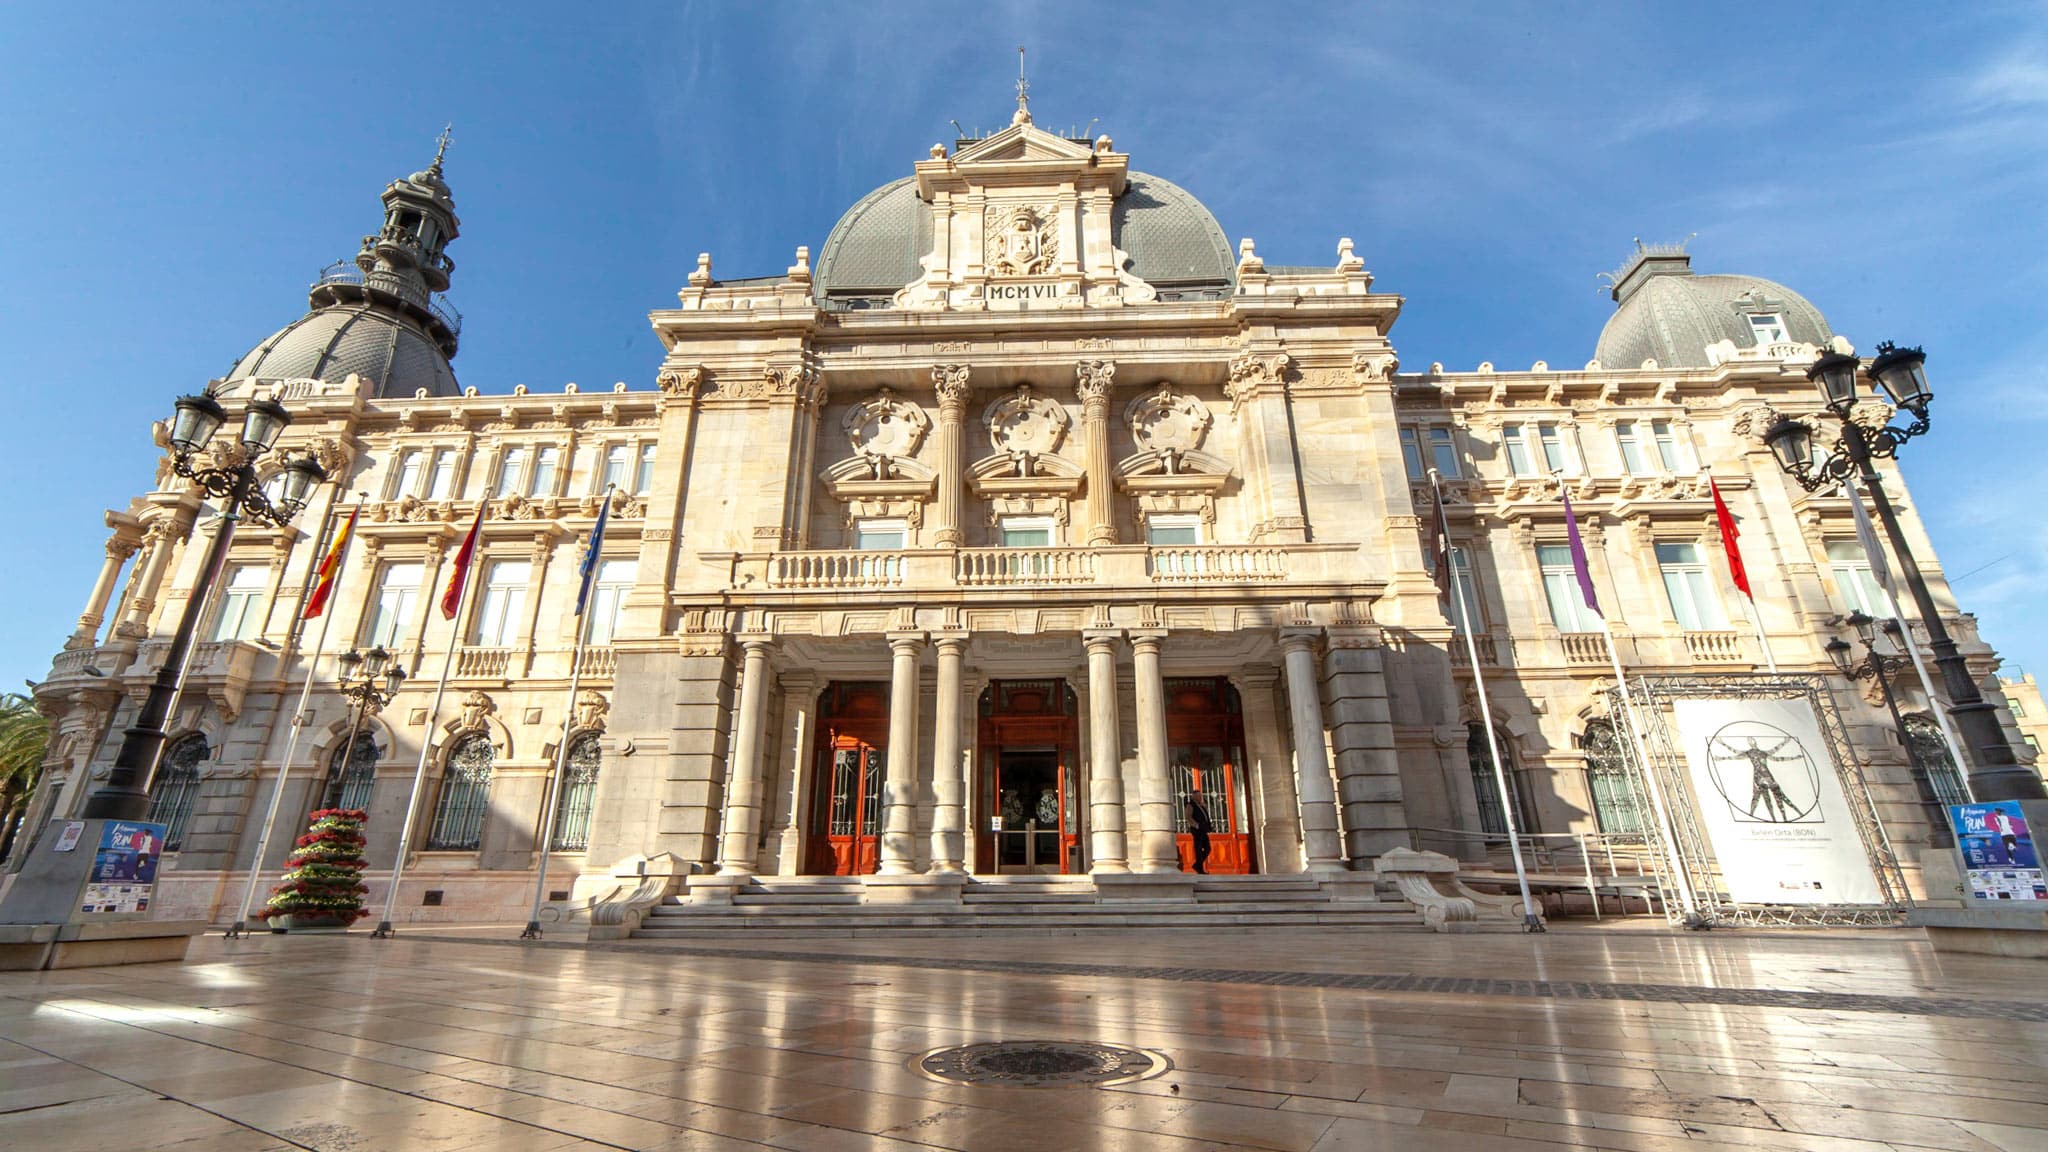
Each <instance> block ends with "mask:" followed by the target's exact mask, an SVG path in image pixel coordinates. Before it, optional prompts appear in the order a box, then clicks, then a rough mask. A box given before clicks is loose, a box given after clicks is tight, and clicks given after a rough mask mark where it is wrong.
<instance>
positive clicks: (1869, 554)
mask: <svg viewBox="0 0 2048 1152" xmlns="http://www.w3.org/2000/svg"><path fill="white" fill-rule="evenodd" d="M1842 487H1843V489H1844V490H1846V491H1847V492H1848V493H1849V511H1850V513H1851V514H1853V515H1854V516H1855V517H1856V542H1857V543H1858V544H1861V545H1863V555H1864V557H1865V559H1867V560H1869V561H1870V575H1871V577H1872V578H1873V579H1875V580H1876V581H1877V586H1878V587H1880V588H1882V589H1884V590H1885V591H1887V592H1891V591H1894V589H1893V587H1892V566H1891V562H1890V561H1888V560H1887V559H1885V554H1884V545H1882V544H1879V543H1878V542H1877V533H1876V532H1875V531H1873V530H1872V529H1871V527H1870V513H1868V512H1865V511H1864V510H1863V496H1862V494H1861V493H1859V492H1857V491H1856V485H1854V484H1843V485H1842Z"/></svg>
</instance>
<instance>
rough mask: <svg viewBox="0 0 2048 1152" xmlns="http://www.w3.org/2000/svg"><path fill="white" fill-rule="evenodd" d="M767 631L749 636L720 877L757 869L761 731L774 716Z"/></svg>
mask: <svg viewBox="0 0 2048 1152" xmlns="http://www.w3.org/2000/svg"><path fill="white" fill-rule="evenodd" d="M774 643H775V642H774V641H773V640H771V639H769V638H768V637H766V636H743V637H741V638H740V647H741V649H742V650H744V652H745V657H744V661H745V663H744V666H743V669H742V671H741V673H740V714H739V735H738V736H736V737H735V738H734V739H733V747H732V787H731V788H730V789H728V790H727V792H726V794H725V821H724V829H725V835H724V837H723V840H722V844H721V850H720V852H719V857H718V874H719V875H720V876H752V875H753V874H754V851H755V840H756V839H757V838H758V836H759V834H760V830H761V730H762V728H763V727H764V726H765V725H766V724H767V721H768V650H769V649H770V648H771V647H772V646H773V645H774Z"/></svg>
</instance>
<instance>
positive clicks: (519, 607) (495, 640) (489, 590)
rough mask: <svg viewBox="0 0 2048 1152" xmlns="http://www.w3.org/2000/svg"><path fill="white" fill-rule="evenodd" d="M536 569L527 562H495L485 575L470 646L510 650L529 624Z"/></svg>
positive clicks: (486, 570)
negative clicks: (529, 584) (528, 594)
mask: <svg viewBox="0 0 2048 1152" xmlns="http://www.w3.org/2000/svg"><path fill="white" fill-rule="evenodd" d="M531 571H532V566H531V565H530V564H528V563H527V562H526V561H524V560H494V561H492V562H491V565H490V567H489V568H487V569H485V571H484V589H483V597H482V598H481V600H480V601H479V602H478V604H477V610H476V626H475V627H474V628H473V629H472V630H471V632H470V641H469V642H470V643H471V644H474V645H476V646H477V647H479V648H509V647H511V646H512V641H513V640H514V639H515V638H516V637H517V636H518V635H519V628H520V626H521V625H523V624H524V623H525V622H526V621H525V619H524V617H525V615H526V611H525V609H526V581H527V578H528V574H529V573H530V572H531Z"/></svg>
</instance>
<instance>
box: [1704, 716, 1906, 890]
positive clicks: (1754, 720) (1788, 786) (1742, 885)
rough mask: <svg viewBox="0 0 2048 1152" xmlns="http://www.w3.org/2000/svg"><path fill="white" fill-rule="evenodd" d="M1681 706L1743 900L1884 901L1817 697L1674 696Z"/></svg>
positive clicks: (1733, 884) (1715, 833)
mask: <svg viewBox="0 0 2048 1152" xmlns="http://www.w3.org/2000/svg"><path fill="white" fill-rule="evenodd" d="M1672 711H1673V714H1674V715H1675V716H1676V718H1677V721H1678V738H1679V744H1680V746H1681V747H1683V748H1684V750H1685V763H1686V770H1687V772H1688V774H1689V777H1690V779H1691V781H1692V791H1693V796H1694V797H1695V799H1696V800H1697V801H1698V807H1699V815H1700V825H1701V826H1702V827H1703V828H1705V829H1706V833H1707V838H1708V840H1709V841H1710V842H1711V843H1712V845H1713V849H1714V858H1715V859H1716V861H1718V862H1719V864H1720V866H1721V876H1722V878H1723V879H1724V880H1726V881H1727V885H1728V894H1729V895H1730V896H1731V897H1733V898H1734V900H1735V902H1736V903H1738V904H1882V903H1884V894H1883V892H1882V891H1880V890H1879V888H1878V886H1877V877H1876V876H1875V875H1873V874H1872V873H1871V870H1870V858H1869V856H1868V855H1867V854H1866V853H1865V852H1864V848H1863V840H1862V838H1861V837H1859V836H1858V835H1857V834H1856V822H1855V818H1854V817H1853V816H1852V814H1851V813H1850V811H1849V801H1848V798H1847V796H1845V795H1844V793H1843V791H1842V780H1841V776H1840V775H1839V774H1838V773H1837V772H1836V771H1835V765H1834V762H1833V761H1832V760H1831V759H1830V758H1829V756H1828V748H1827V742H1826V740H1824V739H1823V738H1822V736H1821V731H1820V721H1819V718H1818V717H1816V716H1815V715H1814V713H1813V705H1812V703H1811V702H1810V701H1807V700H1803V699H1797V700H1675V701H1673V702H1672Z"/></svg>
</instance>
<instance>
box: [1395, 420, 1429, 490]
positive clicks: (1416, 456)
mask: <svg viewBox="0 0 2048 1152" xmlns="http://www.w3.org/2000/svg"><path fill="white" fill-rule="evenodd" d="M1401 463H1402V464H1403V465H1405V466H1406V467H1407V469H1408V479H1410V480H1426V479H1428V478H1429V473H1428V470H1427V469H1425V468H1423V466H1422V446H1421V445H1420V444H1418V443H1417V442H1416V439H1415V429H1413V428H1403V429H1401Z"/></svg>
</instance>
